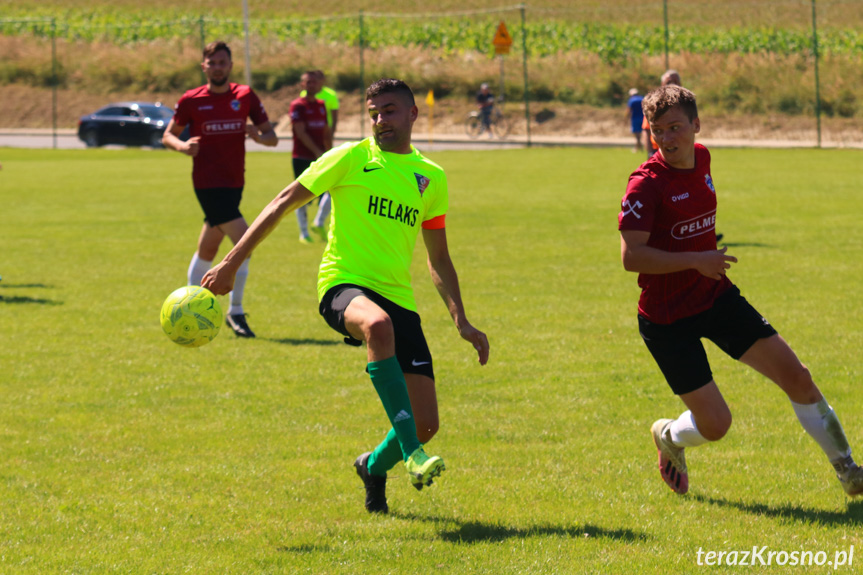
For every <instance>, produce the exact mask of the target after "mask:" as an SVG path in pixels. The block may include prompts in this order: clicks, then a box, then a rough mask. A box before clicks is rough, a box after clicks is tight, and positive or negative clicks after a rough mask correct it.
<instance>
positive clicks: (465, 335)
mask: <svg viewBox="0 0 863 575" xmlns="http://www.w3.org/2000/svg"><path fill="white" fill-rule="evenodd" d="M423 240H424V241H425V244H426V250H427V251H428V266H429V273H430V274H431V277H432V281H433V282H434V285H435V287H436V288H437V291H438V293H439V294H440V296H441V298H443V301H444V303H445V304H446V307H447V309H448V310H449V314H450V316H452V319H453V322H455V326H456V329H458V333H459V335H460V336H461V337H462V339H464V340H466V341H468V342H470V344H471V345H473V347H474V349H475V350H476V352H477V356H478V358H479V363H480V365H485V364H486V363H487V362H488V355H489V345H488V337H486V335H485V334H484V333H483V332H481V331H480V330H478V329H476V328H475V327H474V326H473V325H471V323H470V322H469V321H468V319H467V317H466V316H465V312H464V304H463V303H462V301H461V290H460V289H459V285H458V274H457V273H456V271H455V266H453V263H452V259H451V258H450V255H449V248H448V246H447V241H446V229H445V228H441V229H438V230H426V229H424V230H423Z"/></svg>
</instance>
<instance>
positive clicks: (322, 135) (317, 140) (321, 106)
mask: <svg viewBox="0 0 863 575" xmlns="http://www.w3.org/2000/svg"><path fill="white" fill-rule="evenodd" d="M300 85H301V86H302V88H303V90H305V93H306V95H305V96H303V97H300V98H297V99H296V100H294V101H292V102H291V109H290V115H291V130H292V131H293V135H294V152H293V157H292V161H293V165H294V178H295V179H296V178H299V177H300V174H302V173H303V172H304V171H306V168H308V167H309V166H310V165H311V164H312V162H314V161H315V160H317V159H318V158H320V157H321V156H323V155H324V152H326V151H327V150H329V149H330V148H332V147H333V139H332V134H331V132H330V127H329V124H328V123H327V107H326V104H325V103H324V101H323V100H318V99H317V98H315V94H317V93H318V92H320V90H321V85H322V76H320V75H318V73H317V71H316V70H311V71H308V72H305V73H304V74H303V75H302V77H301V78H300ZM306 208H307V205H303V206H301V207H299V208H297V223H298V224H299V226H300V242H301V243H304V244H308V243H311V242H312V238H311V237H310V236H309V217H308V213H307V210H306Z"/></svg>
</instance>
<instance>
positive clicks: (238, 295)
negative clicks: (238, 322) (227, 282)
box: [228, 259, 249, 315]
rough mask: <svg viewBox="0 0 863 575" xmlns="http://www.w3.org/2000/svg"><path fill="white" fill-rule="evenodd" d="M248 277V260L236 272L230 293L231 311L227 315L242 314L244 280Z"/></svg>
mask: <svg viewBox="0 0 863 575" xmlns="http://www.w3.org/2000/svg"><path fill="white" fill-rule="evenodd" d="M248 277H249V260H248V259H246V261H244V262H243V263H242V264H241V265H240V268H239V269H238V270H237V275H236V277H235V278H234V289H233V290H232V291H231V309H230V310H229V311H228V315H241V314H243V313H244V312H243V291H244V290H245V289H246V279H247V278H248Z"/></svg>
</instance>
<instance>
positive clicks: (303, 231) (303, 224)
mask: <svg viewBox="0 0 863 575" xmlns="http://www.w3.org/2000/svg"><path fill="white" fill-rule="evenodd" d="M307 208H308V204H305V205H303V206H300V207H299V208H297V223H298V224H299V225H300V238H307V237H309V216H308V214H307Z"/></svg>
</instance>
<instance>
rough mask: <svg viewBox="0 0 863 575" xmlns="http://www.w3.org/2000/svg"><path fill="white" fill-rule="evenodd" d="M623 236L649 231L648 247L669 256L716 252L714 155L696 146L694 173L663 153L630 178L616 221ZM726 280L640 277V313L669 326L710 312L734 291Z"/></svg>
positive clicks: (687, 275) (689, 274) (684, 274)
mask: <svg viewBox="0 0 863 575" xmlns="http://www.w3.org/2000/svg"><path fill="white" fill-rule="evenodd" d="M617 222H618V229H620V230H621V231H629V230H632V231H642V232H650V238H649V239H648V240H647V245H648V246H650V247H652V248H656V249H659V250H663V251H666V252H704V251H709V250H715V249H716V230H715V223H716V189H715V188H714V187H713V179H712V178H711V177H710V152H708V151H707V148H705V147H704V146H702V145H701V144H695V168H693V169H691V170H678V169H675V168H672V167H671V166H669V165H668V164H666V163H665V160H664V159H663V158H662V154H654V155H653V157H652V158H651V159H650V160H648V161H646V162H645V163H643V164H642V165H641V167H639V168H638V169H637V170H635V171H634V172H633V173H632V175H631V176H629V184H628V185H627V186H626V194H625V195H624V196H623V200H622V202H621V211H620V213H619V214H618V216H617ZM731 285H732V283H731V280H729V279H728V278H727V277H725V276H724V275H723V276H722V279H720V280H714V279H710V278H708V277H706V276H703V275H701V274H700V273H699V272H698V271H696V270H693V269H689V270H683V271H679V272H674V273H669V274H638V286H639V287H640V288H641V298H640V299H639V301H638V312H639V313H640V314H641V315H643V316H644V317H646V318H647V319H648V320H650V321H652V322H654V323H660V324H669V323H672V322H674V321H676V320H678V319H681V318H684V317H689V316H692V315H695V314H697V313H701V312H703V311H706V310H708V309H710V308H711V307H712V306H713V302H714V301H715V300H716V298H717V297H718V296H719V295H720V294H722V293H723V292H724V291H725V290H727V289H728V288H729V287H731Z"/></svg>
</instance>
